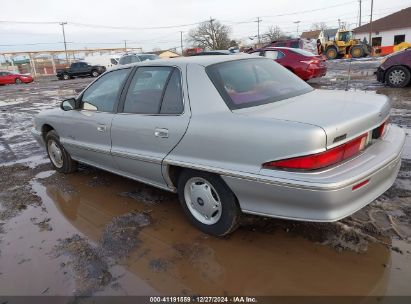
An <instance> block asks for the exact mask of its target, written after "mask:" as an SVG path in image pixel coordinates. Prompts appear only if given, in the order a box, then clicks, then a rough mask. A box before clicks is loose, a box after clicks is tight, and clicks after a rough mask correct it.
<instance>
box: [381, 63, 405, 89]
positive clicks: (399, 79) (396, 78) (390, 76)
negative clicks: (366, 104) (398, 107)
mask: <svg viewBox="0 0 411 304" xmlns="http://www.w3.org/2000/svg"><path fill="white" fill-rule="evenodd" d="M410 78H411V73H410V70H408V69H407V68H406V67H403V66H394V67H392V68H390V69H389V70H388V71H387V72H386V73H385V82H386V83H387V84H388V85H389V86H390V87H393V88H403V87H405V86H406V85H408V84H409V83H410Z"/></svg>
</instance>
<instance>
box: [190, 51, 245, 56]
mask: <svg viewBox="0 0 411 304" xmlns="http://www.w3.org/2000/svg"><path fill="white" fill-rule="evenodd" d="M233 54H238V51H234V50H213V51H202V52H199V53H194V54H191V55H189V56H204V55H233Z"/></svg>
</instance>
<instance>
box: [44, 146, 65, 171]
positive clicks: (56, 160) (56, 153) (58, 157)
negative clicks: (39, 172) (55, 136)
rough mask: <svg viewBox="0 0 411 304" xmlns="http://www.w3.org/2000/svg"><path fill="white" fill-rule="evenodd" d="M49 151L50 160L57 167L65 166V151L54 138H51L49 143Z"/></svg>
mask: <svg viewBox="0 0 411 304" xmlns="http://www.w3.org/2000/svg"><path fill="white" fill-rule="evenodd" d="M47 151H48V152H49V156H50V160H51V161H52V163H53V165H55V166H56V167H57V168H61V167H63V153H62V151H61V149H60V148H59V146H58V145H57V143H56V142H55V141H54V140H49V141H48V143H47Z"/></svg>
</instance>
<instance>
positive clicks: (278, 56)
mask: <svg viewBox="0 0 411 304" xmlns="http://www.w3.org/2000/svg"><path fill="white" fill-rule="evenodd" d="M251 54H253V55H259V56H264V57H267V58H270V59H273V60H275V61H276V62H278V63H279V64H281V65H282V66H284V67H285V68H287V69H289V70H290V71H291V72H293V73H294V74H296V75H297V76H298V77H300V78H301V79H303V80H305V81H307V80H310V79H311V78H316V77H322V76H325V74H326V73H327V63H326V61H325V60H324V58H323V57H322V56H319V55H314V54H313V53H310V52H307V51H305V50H302V49H294V48H286V47H281V48H280V47H267V48H263V49H259V50H256V51H254V52H252V53H251Z"/></svg>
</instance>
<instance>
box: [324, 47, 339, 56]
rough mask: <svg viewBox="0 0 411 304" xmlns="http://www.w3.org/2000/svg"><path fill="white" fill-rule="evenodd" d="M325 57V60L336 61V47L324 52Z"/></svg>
mask: <svg viewBox="0 0 411 304" xmlns="http://www.w3.org/2000/svg"><path fill="white" fill-rule="evenodd" d="M325 56H326V57H327V59H336V58H338V51H337V48H336V47H333V46H331V47H329V48H328V49H327V50H326V52H325Z"/></svg>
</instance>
